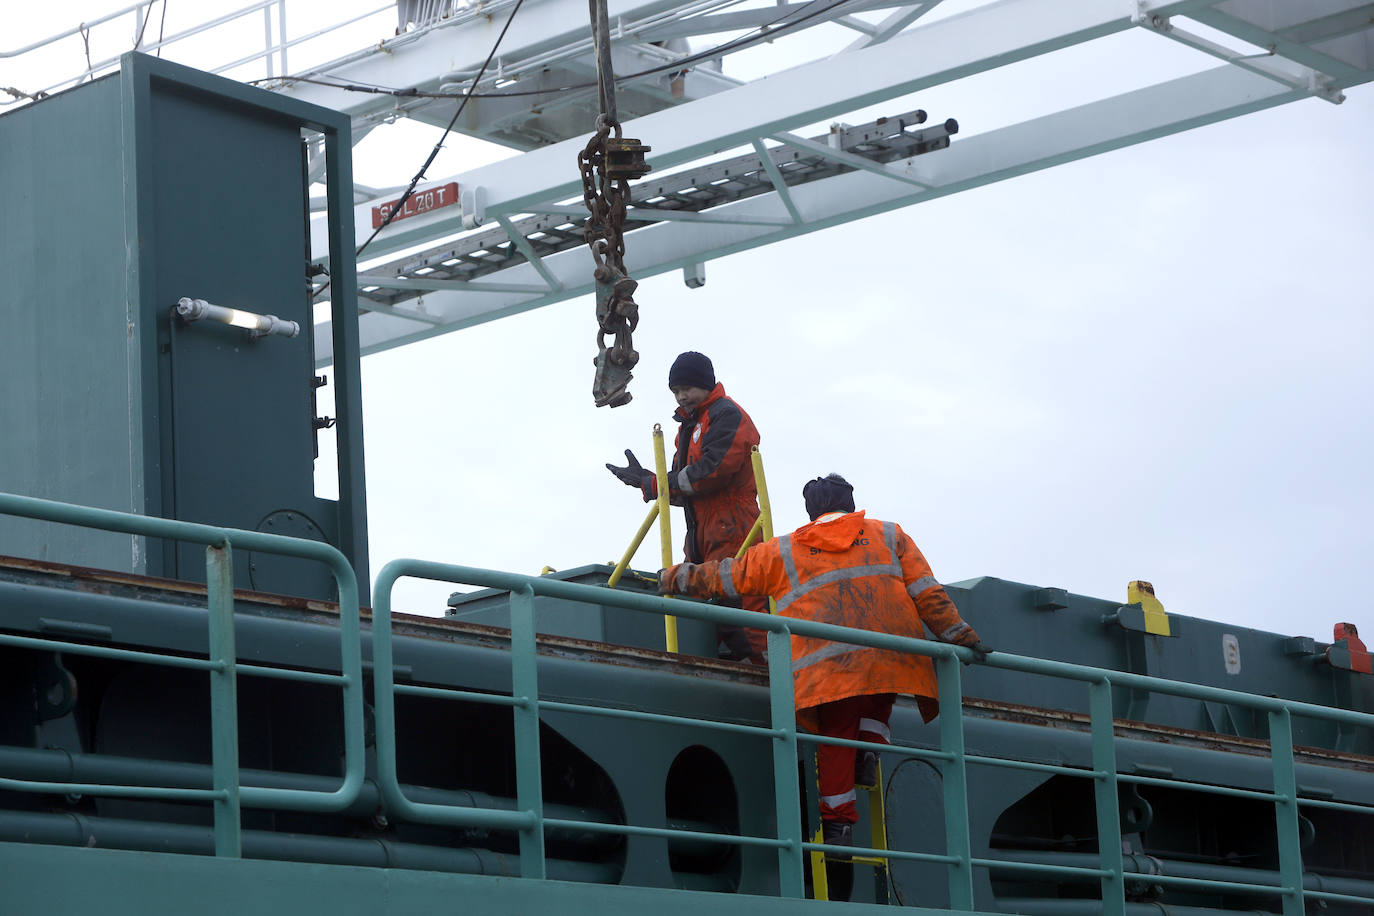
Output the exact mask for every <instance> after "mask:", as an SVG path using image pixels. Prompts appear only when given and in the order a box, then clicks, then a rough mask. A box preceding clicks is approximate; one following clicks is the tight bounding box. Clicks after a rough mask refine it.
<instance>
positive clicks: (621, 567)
mask: <svg viewBox="0 0 1374 916" xmlns="http://www.w3.org/2000/svg"><path fill="white" fill-rule="evenodd" d="M656 518H658V503H654V504H653V505H651V506H650V507H649V514H648V516H647V517H646V518H645V519H644V524H642V525H640V526H639V531H638V532H637V533H636V534H635V537H634V540H633V541H631V542H630V546H629V548H628V549H627V550H626V551H625V556H623V557H621V558H620V562H619V563H617V564H615V572H613V573H611V578H610V579H608V580H607V581H606V585H607V587H608V588H615V584H616V583H617V582H619V581H620V577H621V576H623V575H625V569H626V567H628V566H629V565H630V560H632V559H634V555H635V551H636V550H638V549H639V545H640V544H643V543H644V535H646V534H648V533H649V526H650V525H652V524H653V523H654V519H656Z"/></svg>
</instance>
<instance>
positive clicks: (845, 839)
mask: <svg viewBox="0 0 1374 916" xmlns="http://www.w3.org/2000/svg"><path fill="white" fill-rule="evenodd" d="M821 842H822V843H825V844H826V845H828V846H853V845H854V825H853V824H847V823H845V822H844V821H821ZM825 857H826V858H827V859H835V860H837V861H840V862H848V861H849V856H847V855H843V854H842V853H838V852H827V853H826V854H825Z"/></svg>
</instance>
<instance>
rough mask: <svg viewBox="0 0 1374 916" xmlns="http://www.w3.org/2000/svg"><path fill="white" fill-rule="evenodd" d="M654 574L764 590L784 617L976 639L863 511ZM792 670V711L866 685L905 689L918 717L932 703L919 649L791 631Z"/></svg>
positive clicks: (907, 554)
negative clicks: (735, 553) (734, 555)
mask: <svg viewBox="0 0 1374 916" xmlns="http://www.w3.org/2000/svg"><path fill="white" fill-rule="evenodd" d="M660 581H661V585H662V590H663V592H664V593H665V594H686V595H696V596H699V597H725V598H734V597H736V596H738V595H771V596H773V598H775V599H776V600H777V603H778V613H779V614H782V615H783V616H785V617H795V618H798V619H801V620H815V621H818V622H820V623H833V624H838V625H840V626H846V627H854V628H857V629H865V630H876V631H879V632H883V633H892V634H895V635H897V636H907V637H911V638H913V639H922V638H925V631H924V630H923V629H922V624H923V623H924V624H925V626H928V627H929V628H930V630H931V632H932V633H934V634H935V636H936V638H938V639H939V640H941V641H942V642H952V643H957V644H958V645H961V646H971V645H973V644H974V643H976V642H978V634H977V633H976V632H974V630H973V627H971V626H969V625H968V624H967V623H965V622H964V620H963V618H962V617H960V616H959V611H958V610H957V609H956V608H955V607H954V602H952V601H950V599H949V595H948V594H946V593H945V590H944V588H943V587H941V585H940V583H939V582H937V581H936V580H935V576H934V575H933V574H932V573H931V570H930V564H929V563H927V562H926V558H925V557H924V556H923V555H922V554H921V551H920V549H919V548H917V546H916V544H915V542H914V541H912V540H911V538H910V537H908V536H907V534H906V533H905V532H904V531H902V529H901V527H900V526H899V525H897V524H896V523H894V522H883V521H879V520H878V519H871V518H866V517H865V516H864V513H863V512H862V511H859V512H850V513H847V514H844V515H823V516H821V517H820V518H819V519H817V520H816V521H814V522H812V523H811V524H809V525H805V526H803V527H801V528H798V529H797V530H796V531H794V532H792V533H791V534H790V535H783V536H782V537H779V538H774V539H773V540H771V541H767V542H765V543H763V544H759V545H757V546H754V547H751V548H750V549H749V550H748V551H746V552H745V554H744V556H742V557H740V558H739V559H738V560H731V559H725V560H720V561H714V562H707V563H700V564H695V563H681V564H678V565H677V566H673V567H670V568H669V569H666V570H664V571H663V573H662V574H661V580H660ZM792 677H793V690H794V693H795V696H796V705H797V709H798V710H806V709H810V708H811V707H814V706H819V705H820V704H822V703H831V702H834V701H836V700H843V699H845V698H847V697H854V696H862V695H864V694H874V693H902V694H910V695H912V696H914V697H915V698H916V701H917V704H918V705H919V706H920V709H921V714H922V715H923V716H924V717H925V719H926V721H930V720H931V719H933V718H935V714H936V712H937V711H938V709H939V707H938V705H937V704H936V697H937V696H938V691H937V689H936V685H935V666H934V665H933V664H932V663H931V661H930V659H929V658H926V657H925V656H923V655H907V654H904V653H901V652H893V651H891V650H886V649H874V648H870V647H867V646H855V645H850V644H847V643H839V642H832V641H830V640H825V639H814V638H811V637H806V636H798V635H793V637H792Z"/></svg>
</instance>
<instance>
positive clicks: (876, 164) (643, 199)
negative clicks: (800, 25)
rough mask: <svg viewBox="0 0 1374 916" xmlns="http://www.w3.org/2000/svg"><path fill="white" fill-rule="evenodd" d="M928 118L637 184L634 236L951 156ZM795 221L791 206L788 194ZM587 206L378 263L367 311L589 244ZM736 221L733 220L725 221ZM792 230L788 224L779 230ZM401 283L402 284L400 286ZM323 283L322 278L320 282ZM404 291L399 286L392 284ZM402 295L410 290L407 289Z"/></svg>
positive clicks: (947, 130) (895, 121)
mask: <svg viewBox="0 0 1374 916" xmlns="http://www.w3.org/2000/svg"><path fill="white" fill-rule="evenodd" d="M925 120H926V113H925V112H924V111H921V110H919V109H917V110H915V111H909V112H906V113H905V114H902V115H899V116H897V117H890V118H879V119H877V120H876V121H870V122H868V123H866V124H860V125H857V126H854V127H841V126H836V127H834V128H832V129H831V131H830V133H828V134H825V135H822V136H819V137H813V138H809V139H807V138H802V137H794V136H791V135H779V136H778V137H777V138H776V139H778V140H780V141H781V143H780V144H779V145H778V146H774V147H771V148H769V147H764V146H763V145H762V144H756V145H755V150H756V152H755V153H754V154H751V155H745V156H737V157H734V158H732V159H726V160H724V161H721V162H712V163H709V164H705V165H701V166H697V167H692V168H688V169H684V170H682V171H679V172H675V173H673V174H671V175H666V176H663V177H661V178H656V179H655V178H651V179H649V180H644V181H639V182H636V183H635V185H634V186H633V195H634V198H633V200H632V201H631V203H630V207H629V212H628V213H627V215H626V218H625V224H624V231H625V232H626V233H630V232H634V231H637V230H641V229H645V228H647V227H649V226H653V225H655V224H657V223H660V222H664V221H670V220H701V221H706V222H714V221H716V220H714V219H712V214H711V211H712V210H714V209H715V208H717V207H722V206H725V205H727V204H731V203H734V202H735V201H739V200H744V199H746V198H750V197H757V196H759V195H762V194H768V193H771V192H772V191H774V190H775V189H776V188H777V187H778V185H783V186H784V187H788V188H790V187H796V186H798V185H802V184H806V183H808V182H812V181H819V180H821V179H824V178H830V177H832V176H835V175H840V174H844V173H846V172H854V171H858V170H870V171H875V170H881V169H882V167H883V165H885V164H886V163H889V162H895V161H897V160H900V159H909V158H911V157H913V156H919V155H922V154H924V153H930V152H934V151H936V150H941V149H945V148H946V147H948V146H949V144H950V138H951V137H952V136H953V135H954V134H956V133H958V131H959V124H958V122H957V121H955V120H954V119H952V118H951V119H949V120H947V121H944V122H943V123H940V124H935V125H932V126H931V127H924V128H917V127H916V125H919V124H922V123H924V122H925ZM783 198H784V202H785V203H786V204H787V206H788V208H789V212H791V217H792V220H793V221H799V220H800V219H801V215H800V214H799V213H797V212H795V207H794V206H793V205H792V204H791V202H790V199H789V198H787V197H786V195H785V194H784V195H783ZM586 216H587V208H586V205H585V204H584V203H583V202H582V201H580V200H578V201H571V202H567V203H561V204H549V205H541V206H539V207H538V208H537V209H535V210H534V211H532V213H531V215H529V216H526V217H524V218H522V219H515V220H509V221H508V224H507V223H505V222H503V224H502V225H499V226H496V227H494V228H491V229H486V230H483V231H479V232H472V233H469V234H467V235H464V236H462V237H460V238H458V239H456V240H449V241H446V242H444V243H443V244H441V245H437V246H434V247H432V248H429V249H426V250H424V251H421V252H419V253H413V254H410V255H407V256H406V257H403V258H399V259H396V260H393V261H389V262H386V263H383V264H374V265H371V266H369V267H367V268H366V269H365V270H363V271H360V272H359V273H360V275H359V277H358V287H359V290H358V305H359V307H361V308H364V309H374V310H385V309H387V308H389V307H391V306H395V305H397V304H399V303H401V302H405V301H407V300H410V299H414V298H416V297H418V296H421V295H423V294H424V293H425V292H427V291H430V290H434V289H443V288H444V284H446V283H453V284H455V285H457V284H460V283H463V284H465V283H468V282H471V281H473V280H478V279H480V278H482V277H484V276H487V275H489V274H494V273H497V272H498V271H502V270H505V269H507V268H510V267H513V266H515V265H517V264H521V263H524V262H526V261H533V262H535V263H536V264H537V263H538V262H539V261H540V260H542V259H543V258H546V257H548V256H550V255H553V254H556V253H558V252H560V251H566V250H568V249H571V248H580V247H582V246H584V245H586V244H587V242H586V238H585V237H584V235H583V222H584V220H585V218H586ZM720 221H721V222H729V219H728V217H725V216H722V217H720ZM782 225H783V224H781V223H780V228H781V227H782ZM397 281H399V283H397ZM320 282H321V283H322V282H323V278H321V281H320ZM392 283H397V285H388V284H392ZM401 287H403V288H401Z"/></svg>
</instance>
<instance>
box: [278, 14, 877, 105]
mask: <svg viewBox="0 0 1374 916" xmlns="http://www.w3.org/2000/svg"><path fill="white" fill-rule="evenodd" d="M819 2H821V0H811V3H808V4H807V6H811V5H814V4H816V3H819ZM849 2H851V0H833V2H832V3H830V5H828V6H826V7H824V8H822V9H817V10H813V11H811V12H809V13H805V14H797V13H787V14H785V15H782V16H779V17H778V18H777V19H773V20H770V21H769V22H766V23H764V24H763V25H761V26H756V27H754V28H753V29H751V30H750V31H749V32H746V33H745V34H744V35H741V36H740V37H739V38H733V39H731V40H730V41H727V42H724V43H722V44H719V45H716V46H715V47H713V48H707V49H706V50H704V51H698V52H696V53H694V54H689V55H688V56H686V57H682V58H678V59H677V60H674V61H670V62H668V63H665V64H660V65H659V66H656V67H650V68H649V69H647V70H640V71H639V72H637V73H627V74H625V75H623V76H617V77H616V78H615V81H616V83H617V84H619V83H623V82H626V81H628V80H634V79H639V78H640V77H644V76H652V75H653V74H655V73H663V72H665V71H673V70H680V69H682V67H683V66H684V65H686V64H692V63H696V62H698V61H702V60H710V59H711V58H713V57H716V56H718V55H720V54H724V53H728V52H730V51H738V50H741V49H743V48H747V47H749V46H751V45H755V44H758V43H759V42H761V41H768V40H770V39H772V38H774V37H775V36H776V35H777V34H778V33H780V32H786V31H790V30H792V29H794V28H796V27H797V26H798V25H801V24H802V23H804V22H806V21H807V20H810V19H814V18H816V17H817V16H820V15H823V14H825V13H828V12H830V11H831V10H834V9H835V8H836V7H839V6H843V5H844V4H846V3H849ZM793 15H797V16H798V18H797V19H795V20H792V21H790V22H789V21H786V20H787V19H788V18H789V17H790V16H793ZM778 23H781V25H778ZM775 25H776V26H777V27H776V28H772V27H773V26H775ZM755 32H757V33H758V34H754V33H755ZM481 76H482V74H481V73H480V72H479V73H478V77H477V79H475V80H473V82H472V88H473V89H475V88H476V86H477V82H478V80H480V79H481ZM276 81H281V82H297V83H310V84H312V85H316V86H327V87H329V88H331V89H342V90H344V91H345V92H366V93H371V94H374V95H390V96H395V97H397V98H419V99H456V98H462V99H468V98H476V99H513V98H519V97H521V96H531V95H553V94H557V93H560V92H573V91H576V90H579V89H595V88H596V86H597V84H596V83H577V84H574V85H571V86H558V87H556V88H553V89H527V90H518V91H515V92H473V91H468V92H465V93H456V92H425V91H423V90H420V89H413V88H412V89H393V88H389V87H386V86H376V85H367V84H361V83H334V82H327V81H325V80H320V79H312V78H310V77H306V76H286V77H268V78H265V79H258V80H251V82H253V83H266V82H276Z"/></svg>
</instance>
